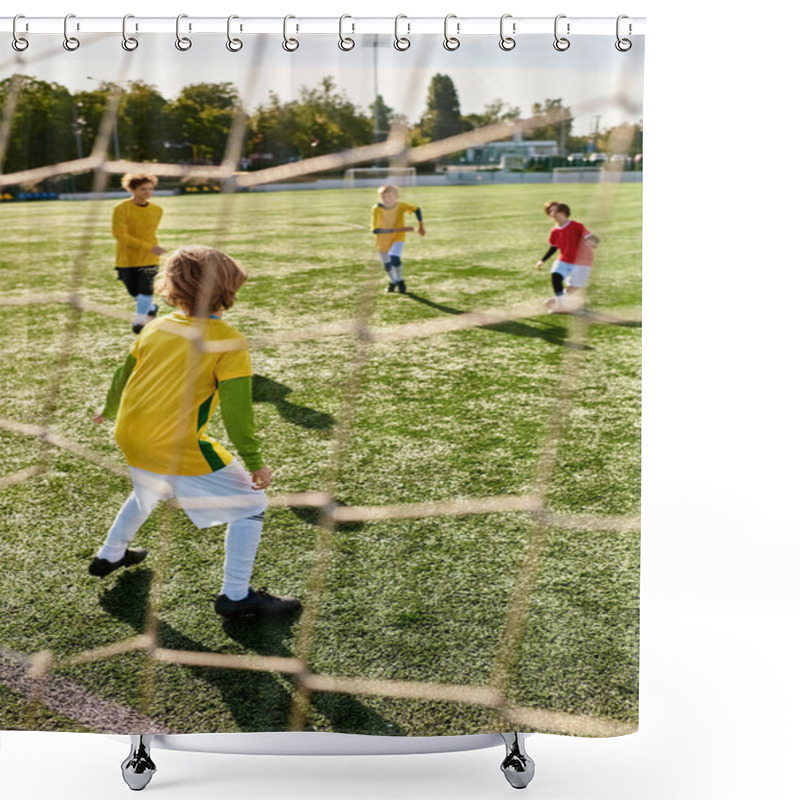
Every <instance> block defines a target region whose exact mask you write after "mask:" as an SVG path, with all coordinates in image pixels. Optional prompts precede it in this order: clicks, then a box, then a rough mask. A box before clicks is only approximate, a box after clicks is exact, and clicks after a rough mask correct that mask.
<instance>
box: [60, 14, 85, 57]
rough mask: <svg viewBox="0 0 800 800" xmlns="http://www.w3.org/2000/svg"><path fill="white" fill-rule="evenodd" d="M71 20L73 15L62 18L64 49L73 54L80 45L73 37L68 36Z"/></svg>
mask: <svg viewBox="0 0 800 800" xmlns="http://www.w3.org/2000/svg"><path fill="white" fill-rule="evenodd" d="M71 19H75V15H74V14H67V16H66V17H64V49H65V50H69V51H70V52H73V51H75V50H77V49H78V48H79V47H80V46H81V43H80V41H78V39H76V38H75V37H74V36H70V35H69V21H70V20H71ZM78 30H80V28H78Z"/></svg>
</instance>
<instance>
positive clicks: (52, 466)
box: [0, 185, 641, 735]
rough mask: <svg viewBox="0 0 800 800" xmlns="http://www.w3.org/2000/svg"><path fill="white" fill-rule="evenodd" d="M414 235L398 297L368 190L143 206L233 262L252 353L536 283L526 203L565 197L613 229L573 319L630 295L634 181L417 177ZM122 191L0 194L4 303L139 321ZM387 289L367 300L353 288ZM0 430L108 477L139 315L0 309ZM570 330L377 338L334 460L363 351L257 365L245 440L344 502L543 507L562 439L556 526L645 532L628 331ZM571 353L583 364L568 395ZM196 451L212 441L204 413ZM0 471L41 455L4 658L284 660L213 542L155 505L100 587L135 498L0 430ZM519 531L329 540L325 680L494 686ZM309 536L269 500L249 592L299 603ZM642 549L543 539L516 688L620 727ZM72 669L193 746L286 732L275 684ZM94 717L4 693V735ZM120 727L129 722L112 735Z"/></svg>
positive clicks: (279, 483) (538, 288)
mask: <svg viewBox="0 0 800 800" xmlns="http://www.w3.org/2000/svg"><path fill="white" fill-rule="evenodd" d="M401 194H402V198H403V199H405V200H409V201H412V202H415V203H419V204H420V205H421V207H422V209H423V213H424V217H425V223H426V227H427V229H428V235H427V236H426V237H425V238H424V239H420V238H419V237H418V236H417V235H416V234H409V237H408V244H407V245H406V251H405V254H404V269H405V276H406V282H407V284H408V288H409V295H407V296H398V295H387V294H384V293H383V288H384V286H385V281H384V278H383V271H382V269H381V267H380V265H379V263H378V261H377V258H376V255H375V252H374V246H373V242H372V236H371V235H370V234H369V232H368V230H367V226H368V224H369V210H370V207H371V205H372V203H373V202H374V192H373V191H372V190H350V191H339V192H335V191H320V192H289V193H259V194H255V193H254V194H242V195H237V196H234V197H230V198H226V197H221V196H213V197H208V196H203V197H192V196H186V197H168V198H157V199H156V202H158V203H159V204H161V205H162V206H163V207H164V209H165V214H164V219H163V222H162V227H161V230H160V238H161V242H162V244H163V245H164V246H165V247H167V248H172V247H177V246H179V245H182V244H189V243H203V244H211V245H215V246H219V247H222V248H224V249H226V250H227V251H228V252H230V253H231V254H232V255H233V256H235V257H236V258H237V259H238V260H240V261H241V262H242V263H243V264H244V265H245V266H246V268H247V269H248V272H249V274H250V280H249V281H248V282H247V284H246V285H245V287H244V288H243V290H242V292H241V293H240V300H239V302H238V303H237V305H236V307H235V308H234V309H233V310H232V311H231V312H230V313H229V314H228V315H227V319H228V320H229V321H230V322H231V323H232V324H233V325H234V326H235V327H237V328H238V329H240V330H241V331H242V332H243V333H245V334H246V335H248V336H251V337H253V336H258V335H260V334H263V333H268V332H271V331H280V330H284V329H295V328H302V327H304V326H312V325H315V324H318V323H321V322H331V321H337V320H343V319H349V318H352V316H353V315H354V314H355V313H356V311H357V309H358V308H359V306H362V307H363V304H364V303H365V302H366V303H370V304H371V303H374V310H373V312H372V315H371V319H370V322H371V324H372V325H375V326H388V325H398V324H404V323H413V322H415V321H422V320H428V319H433V318H438V317H442V316H448V315H458V314H461V313H463V312H466V311H473V310H482V309H487V308H499V307H503V306H506V305H511V304H513V303H517V302H523V301H527V300H530V299H532V298H535V297H541V298H545V297H547V296H549V294H550V288H549V278H548V275H547V272H546V271H545V272H541V273H537V272H535V271H534V270H533V264H535V262H536V261H537V260H538V258H539V257H540V256H541V255H542V253H544V251H545V250H546V249H547V232H548V229H549V220H547V218H546V217H545V216H544V214H543V213H542V211H541V207H542V203H543V202H544V201H545V200H547V199H551V198H552V197H554V196H556V195H557V197H558V199H559V200H562V201H564V202H567V203H568V204H569V205H570V206H571V207H572V208H573V213H574V216H575V218H576V219H579V220H580V221H582V222H584V223H585V224H587V226H588V227H589V228H590V229H591V230H593V231H594V232H596V233H597V234H598V235H599V236H600V238H601V240H602V242H601V245H600V249H599V251H598V254H597V258H596V265H595V268H594V274H593V283H592V286H591V297H590V304H591V306H592V307H593V308H594V309H597V310H598V311H602V310H603V309H610V308H616V309H619V308H625V307H638V306H639V305H640V299H641V298H640V285H641V284H640V265H641V187H640V186H634V185H620V186H611V185H591V186H579V185H565V186H558V187H553V186H492V187H441V188H439V187H436V188H433V187H418V188H415V189H407V190H403V192H402V193H401ZM113 204H114V202H113V201H102V202H97V203H78V202H76V203H68V202H49V203H35V204H34V203H29V204H17V205H10V204H7V205H4V206H3V208H2V216H3V229H2V240H3V252H2V267H3V274H4V289H5V291H6V294H7V296H8V297H10V298H12V300H13V298H14V297H17V296H21V295H24V294H27V293H30V292H33V293H36V294H37V295H44V294H46V293H50V292H63V291H66V290H68V289H69V288H70V287H72V286H76V285H77V286H78V287H79V289H80V292H81V294H83V295H84V296H85V297H87V298H88V299H90V300H93V301H96V302H99V303H103V304H107V305H111V306H115V307H117V308H119V309H120V310H123V311H128V310H131V307H132V303H131V301H130V298H128V296H127V294H126V293H125V291H124V289H123V287H122V285H121V284H120V283H119V282H118V281H117V280H116V279H115V272H114V270H113V258H114V255H113V254H114V244H113V240H112V239H111V236H110V232H109V226H110V213H111V207H112V206H113ZM370 279H375V280H377V283H376V284H375V285H374V286H373V287H371V288H369V289H368V290H367V291H365V282H368V281H369V280H370ZM2 314H3V326H2V339H1V340H0V344H1V346H2V350H3V354H4V358H5V363H6V365H7V366H6V370H5V382H6V386H5V391H4V393H3V397H2V400H1V401H0V402H1V403H2V408H1V409H0V416H1V417H3V418H5V419H7V420H13V421H17V422H23V423H28V424H45V423H46V424H49V425H51V426H52V428H53V429H54V430H55V431H57V432H59V433H60V434H62V435H64V436H66V437H68V438H70V439H71V440H73V441H75V442H77V443H79V444H80V445H82V446H84V447H86V448H88V449H90V450H92V451H94V452H96V453H100V454H103V455H105V456H107V457H108V458H111V459H114V460H116V461H118V462H119V463H122V460H121V456H120V454H119V452H118V451H117V450H116V448H115V446H114V443H113V437H112V434H111V431H110V429H109V428H108V427H106V428H102V429H101V428H97V427H96V426H94V425H93V424H92V421H91V410H92V409H93V408H94V407H95V406H97V405H98V404H100V403H101V402H102V398H103V397H104V394H105V391H106V388H107V385H108V382H109V380H110V377H111V375H112V374H113V371H114V369H115V368H116V366H117V365H118V364H119V363H121V362H122V360H123V359H124V357H125V354H126V352H127V349H128V348H129V346H130V343H131V333H130V329H129V325H127V324H125V323H123V322H121V321H118V320H114V319H110V318H108V317H105V316H101V315H98V314H94V313H88V312H87V313H83V314H80V315H78V314H76V313H75V312H74V311H73V310H72V309H71V308H70V307H69V306H66V305H64V304H27V305H22V306H13V305H8V306H6V307H5V308H4V309H3V311H2ZM575 324H576V323H575V320H574V319H572V318H570V317H563V316H550V317H536V318H531V319H529V320H523V321H519V322H509V323H504V324H500V325H494V326H490V327H486V328H480V329H476V330H470V331H463V332H457V333H449V334H445V335H441V336H437V337H433V338H424V339H423V338H420V339H411V340H408V341H406V342H402V343H387V344H381V345H373V346H372V347H371V348H370V352H369V360H368V362H367V364H366V367H365V368H364V370H363V372H362V373H361V375H360V379H359V380H360V383H359V387H360V391H359V394H358V404H357V410H356V413H355V415H354V418H353V419H352V420H351V421H350V422H349V431H350V433H349V437H348V442H347V446H346V447H345V448H344V451H343V455H342V458H341V463H340V464H339V465H338V468H337V469H336V470H334V471H333V472H332V471H331V455H332V449H333V448H332V445H333V442H334V441H335V439H336V436H337V431H338V430H339V426H340V425H341V424H342V422H343V419H344V416H343V407H344V406H343V404H344V403H345V402H346V398H347V396H348V392H349V390H350V387H351V378H352V373H353V367H354V358H355V354H356V348H355V345H354V342H353V340H352V339H351V338H349V337H346V336H340V337H331V338H325V339H320V340H318V341H311V342H302V343H299V344H284V345H280V346H274V347H270V348H265V349H259V350H254V352H253V363H254V370H255V372H256V374H257V377H256V379H255V383H254V399H255V409H256V415H257V423H258V431H259V436H260V438H261V441H262V443H263V450H264V453H265V455H266V456H267V462H268V463H269V464H270V466H271V467H272V468H273V470H274V481H273V486H272V488H271V490H270V492H275V493H280V494H282V493H284V492H290V491H304V490H312V489H319V488H320V487H322V486H324V485H328V482H330V481H332V482H333V484H332V485H333V486H334V489H335V492H334V493H335V495H336V497H337V499H338V501H339V502H341V503H344V504H348V505H382V504H394V503H412V502H423V501H438V500H447V499H450V498H459V497H480V496H491V495H505V494H519V493H523V492H526V491H530V490H531V488H532V486H533V484H534V480H535V478H536V475H537V470H538V469H539V467H540V465H541V461H542V459H543V458H544V457H545V455H546V452H547V447H548V445H547V442H548V438H547V436H548V430H551V428H552V424H553V420H554V419H559V420H560V422H561V426H562V427H561V437H560V440H559V446H558V450H557V453H556V461H555V467H554V472H553V475H552V477H551V479H550V480H549V481H548V483H547V491H546V495H547V502H548V506H549V509H550V510H551V511H552V512H553V513H555V514H563V515H568V514H593V515H601V516H611V515H633V514H636V513H638V504H639V419H640V379H639V376H640V330H639V328H638V326H636V325H610V324H591V325H589V326H588V328H587V337H586V340H585V342H583V343H581V344H580V345H579V346H580V347H581V348H582V349H581V351H580V353H577V354H576V353H575V346H576V343H575V339H574V335H573V334H574V333H575V327H574V326H575ZM566 358H573V359H576V360H577V364H578V369H577V371H576V373H575V377H574V385H573V387H572V391H571V393H570V396H569V399H568V402H565V400H564V398H563V397H560V396H559V393H558V391H559V390H558V387H559V385H560V375H561V371H562V366H563V363H564V360H565V359H566ZM211 432H212V434H214V435H217V436H218V437H219V438H220V439H222V440H223V441H225V435H224V429H223V427H222V424H221V420H220V419H216V420H215V422H214V423H212V429H211ZM0 442H1V443H2V446H3V451H4V459H3V467H2V473H0V474H2V475H6V476H8V475H11V474H14V473H15V472H16V471H18V470H21V469H25V468H27V467H30V466H33V465H37V464H44V465H45V467H46V468H45V471H44V472H43V473H42V474H41V475H39V476H38V477H34V478H31V479H28V480H26V481H24V482H21V483H18V484H16V485H13V486H9V487H6V488H5V489H4V490H3V491H2V493H0V504H1V505H2V519H3V522H2V526H3V527H2V531H1V532H0V563H2V565H3V581H2V583H1V584H0V602H1V603H2V605H3V608H4V609H5V613H4V614H3V617H2V619H1V620H0V647H2V648H5V649H6V651H14V652H17V653H23V654H27V655H30V654H32V653H35V652H37V651H39V650H49V651H52V652H53V653H54V654H55V655H56V657H61V656H67V655H73V654H76V653H80V652H83V651H85V650H88V649H91V648H95V647H102V646H104V645H107V644H110V643H112V642H116V641H120V640H124V639H126V638H129V637H131V636H134V635H136V634H138V633H141V632H142V631H143V630H144V626H145V624H146V617H147V610H148V607H150V608H152V610H153V611H154V613H155V615H156V617H157V620H158V637H159V645H160V646H162V647H165V648H171V649H177V650H197V651H203V652H215V653H234V654H248V653H249V654H252V653H255V654H262V655H293V654H295V652H296V650H295V646H296V640H295V634H296V629H297V623H296V622H295V623H285V624H280V625H276V624H263V625H261V624H258V625H252V624H251V625H246V624H236V625H224V626H223V624H222V622H221V620H220V619H219V618H217V617H216V616H215V614H214V612H213V608H212V600H213V597H214V595H215V594H216V592H217V591H219V586H220V583H221V573H222V563H223V539H224V529H223V528H214V529H210V530H205V531H197V530H196V529H194V528H193V526H192V525H191V523H189V521H188V520H187V519H186V518H185V517H183V515H182V514H181V513H180V512H175V511H173V510H172V509H170V508H167V507H164V508H162V509H160V510H158V511H157V512H156V513H155V514H154V515H153V516H152V517H151V518H150V520H149V521H148V522H147V523H146V524H145V526H144V528H143V529H142V531H141V532H140V535H139V537H138V538H137V544H141V545H144V546H146V547H148V548H149V549H150V551H151V555H150V557H149V558H148V560H147V562H146V563H145V564H144V565H143V566H142V567H139V568H137V569H134V570H130V571H128V572H126V573H115V574H114V575H112V576H110V577H109V578H107V579H105V580H104V581H99V580H98V579H96V578H91V577H90V576H89V575H88V574H87V572H86V568H87V565H88V562H89V560H90V559H91V557H92V555H93V553H94V552H95V550H96V549H97V547H98V546H99V544H100V543H101V542H102V540H103V538H104V536H105V532H106V530H107V528H108V526H109V525H110V523H111V521H112V520H113V518H114V516H115V514H116V512H117V510H118V508H119V506H120V505H121V503H122V502H123V500H124V499H125V497H126V496H127V494H128V492H129V490H130V485H129V482H128V481H127V480H126V479H124V478H121V477H118V476H116V475H114V474H110V473H109V472H108V471H107V470H104V469H103V468H101V467H97V466H94V465H92V464H90V463H87V462H86V461H85V460H83V459H81V458H80V457H78V456H76V455H73V454H70V453H67V452H65V451H63V450H59V449H54V448H48V447H46V446H44V445H43V444H42V443H41V442H40V441H39V440H37V439H35V438H31V437H28V436H24V435H21V434H18V433H11V432H9V431H7V430H1V429H0ZM531 525H532V523H531V520H530V518H529V517H528V516H527V515H525V514H510V513H508V514H487V515H480V516H473V517H458V518H455V517H442V518H433V519H415V520H402V521H400V520H393V521H385V522H371V523H363V524H353V525H345V526H342V527H341V528H340V529H339V530H337V532H336V534H335V537H334V550H333V553H332V555H331V560H330V564H329V568H328V571H327V575H326V580H325V586H326V591H325V594H324V597H323V600H322V605H321V608H320V613H319V617H318V620H317V624H316V626H315V629H314V636H313V644H312V659H311V661H312V663H311V666H312V668H313V669H314V670H315V671H318V672H324V673H328V674H334V675H342V676H349V677H363V678H377V679H393V680H415V681H435V682H443V683H457V684H474V685H487V684H488V683H490V682H491V681H492V680H493V678H494V676H495V674H496V661H497V658H498V645H499V643H500V640H501V637H502V634H503V625H504V620H505V615H506V609H507V606H508V603H509V600H510V598H511V596H512V590H513V586H514V582H515V580H516V576H517V571H518V570H519V567H520V565H521V563H522V558H523V555H524V551H525V545H526V543H527V542H528V540H529V538H530V535H531ZM317 533H318V526H317V525H316V516H315V514H314V513H313V512H310V511H308V510H307V509H300V508H298V509H272V510H270V511H269V512H268V515H267V522H266V525H265V534H264V538H263V541H262V545H261V548H260V550H259V555H258V559H257V562H256V569H255V575H254V584H256V585H262V584H263V585H266V586H268V587H269V588H270V589H272V590H274V591H278V592H281V593H293V594H296V595H298V596H299V597H301V598H304V597H306V596H307V594H308V591H309V589H308V582H309V577H310V574H311V570H312V567H313V562H314V547H315V543H316V539H317ZM638 546H639V536H638V533H620V532H614V531H602V530H575V529H568V528H563V527H556V528H554V529H552V530H548V531H547V532H546V534H545V536H544V539H543V544H542V547H543V550H542V556H541V563H540V568H539V571H538V573H537V579H536V583H535V587H534V591H533V592H532V594H531V597H530V601H529V603H528V604H527V608H526V619H525V623H524V626H523V636H522V637H521V643H520V647H519V649H518V651H517V652H516V653H515V654H514V656H513V659H512V663H511V671H510V684H509V689H508V691H509V697H510V701H511V702H512V703H513V704H518V705H529V706H535V707H538V708H543V709H549V710H553V711H561V712H568V713H575V714H589V715H598V716H603V717H610V718H613V719H616V720H621V721H628V722H631V721H635V720H636V718H637V674H638ZM60 674H61V675H62V676H63V677H65V678H67V679H69V680H70V681H72V682H74V683H75V684H77V685H80V686H83V687H86V688H87V689H89V690H90V691H91V692H92V693H94V694H96V695H97V696H100V697H103V698H107V699H110V700H114V701H115V702H117V703H120V704H123V705H126V706H128V707H130V708H133V709H136V710H138V711H139V712H141V713H143V714H146V715H147V716H149V717H150V718H151V719H153V720H155V721H156V722H158V723H160V724H162V725H165V726H167V727H169V728H171V729H173V730H176V731H180V732H203V731H269V730H284V729H285V728H286V724H287V717H288V710H289V705H290V698H291V690H292V684H291V681H290V680H289V679H288V678H287V677H285V676H283V675H270V674H259V673H243V672H239V671H232V670H223V669H205V668H202V669H201V668H188V667H179V666H173V665H168V664H158V665H156V666H154V665H153V664H152V663H151V662H150V661H149V660H148V658H147V656H146V655H145V654H144V653H141V652H136V653H130V654H127V655H122V656H118V657H115V658H111V659H107V660H103V661H98V662H95V663H92V664H89V665H84V666H77V667H71V668H69V669H61V670H60ZM29 725H35V726H36V727H46V728H48V729H55V730H85V729H86V727H87V726H86V725H85V724H84V723H81V722H77V721H76V720H74V719H70V718H69V715H66V716H64V715H63V714H57V713H49V712H48V711H47V709H43V708H41V707H32V706H31V704H29V703H27V702H24V701H23V700H22V699H21V698H20V697H19V696H18V695H16V694H15V693H14V692H13V691H11V690H9V689H8V688H7V687H2V686H0V727H7V728H17V727H26V726H29ZM308 728H309V729H313V730H335V731H341V732H353V733H373V734H374V733H381V734H390V735H404V734H405V735H432V734H458V733H463V732H477V731H480V730H482V729H483V730H496V728H497V726H496V721H495V720H493V718H492V716H491V714H490V713H489V712H488V711H485V710H481V709H478V708H474V707H470V706H468V705H461V704H454V703H434V702H422V701H409V700H402V699H391V698H379V697H368V696H350V695H346V694H325V693H320V694H317V695H315V696H314V699H313V702H312V707H311V710H310V714H309V719H308ZM123 732H127V731H123Z"/></svg>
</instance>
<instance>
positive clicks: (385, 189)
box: [378, 183, 400, 194]
mask: <svg viewBox="0 0 800 800" xmlns="http://www.w3.org/2000/svg"><path fill="white" fill-rule="evenodd" d="M385 192H394V193H395V194H400V190H399V189H398V188H397V187H396V186H395V185H394V184H393V183H386V184H384V185H383V186H380V187H378V194H384V193H385Z"/></svg>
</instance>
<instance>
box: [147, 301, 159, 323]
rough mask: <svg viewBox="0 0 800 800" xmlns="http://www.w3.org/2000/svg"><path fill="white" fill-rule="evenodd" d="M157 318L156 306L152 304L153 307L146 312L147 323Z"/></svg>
mask: <svg viewBox="0 0 800 800" xmlns="http://www.w3.org/2000/svg"><path fill="white" fill-rule="evenodd" d="M157 316H158V306H157V305H156V304H155V303H153V307H152V308H151V309H150V310H149V311H148V312H147V321H148V322H152V321H153V320H154V319H155V318H156V317H157Z"/></svg>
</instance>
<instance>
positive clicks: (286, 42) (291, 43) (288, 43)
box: [283, 14, 300, 53]
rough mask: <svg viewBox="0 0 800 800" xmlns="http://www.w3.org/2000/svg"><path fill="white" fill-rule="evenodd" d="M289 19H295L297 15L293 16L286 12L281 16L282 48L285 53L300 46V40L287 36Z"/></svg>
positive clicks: (291, 51)
mask: <svg viewBox="0 0 800 800" xmlns="http://www.w3.org/2000/svg"><path fill="white" fill-rule="evenodd" d="M290 19H297V17H295V16H293V15H292V14H287V15H286V16H285V17H284V18H283V49H284V50H285V51H286V52H287V53H293V52H294V51H295V50H297V48H298V47H300V42H298V41H297V39H295V38H293V37H291V36H289V20H290Z"/></svg>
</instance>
